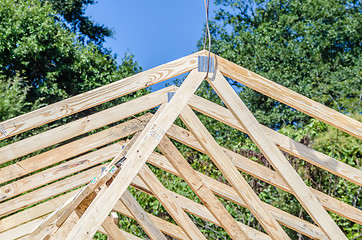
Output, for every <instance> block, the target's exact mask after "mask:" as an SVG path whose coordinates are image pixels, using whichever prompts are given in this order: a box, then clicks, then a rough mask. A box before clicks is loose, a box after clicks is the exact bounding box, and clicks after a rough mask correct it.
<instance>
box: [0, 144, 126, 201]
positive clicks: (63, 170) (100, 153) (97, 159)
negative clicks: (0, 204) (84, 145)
mask: <svg viewBox="0 0 362 240" xmlns="http://www.w3.org/2000/svg"><path fill="white" fill-rule="evenodd" d="M121 150H122V146H121V144H119V143H115V144H112V145H110V146H108V147H104V148H102V149H100V150H97V151H93V152H90V153H88V154H85V155H83V156H81V157H78V158H75V159H72V160H70V161H68V162H65V163H62V164H59V165H57V166H54V167H52V168H49V169H47V170H44V171H42V172H39V173H36V174H34V175H31V176H29V177H25V178H22V179H20V180H18V181H15V182H12V183H10V184H7V185H5V186H2V187H1V188H0V199H1V201H4V200H6V199H10V198H12V197H14V196H17V195H19V194H21V193H24V192H27V191H30V190H32V189H35V188H37V187H40V186H43V185H45V184H48V183H51V182H53V181H56V180H59V179H61V178H63V177H66V176H68V175H71V174H73V173H77V172H79V171H82V170H84V169H87V168H90V167H92V166H94V165H97V164H100V163H102V162H104V161H107V160H109V159H111V158H113V157H114V156H115V155H117V154H118V153H119V152H120V151H121Z"/></svg>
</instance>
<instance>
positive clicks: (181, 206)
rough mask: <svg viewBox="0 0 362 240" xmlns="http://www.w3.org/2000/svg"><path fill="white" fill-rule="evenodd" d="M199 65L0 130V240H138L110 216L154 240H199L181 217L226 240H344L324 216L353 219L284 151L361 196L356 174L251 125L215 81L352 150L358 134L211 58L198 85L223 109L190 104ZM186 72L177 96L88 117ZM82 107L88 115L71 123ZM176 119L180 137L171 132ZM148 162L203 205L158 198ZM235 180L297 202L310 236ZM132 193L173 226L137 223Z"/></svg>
mask: <svg viewBox="0 0 362 240" xmlns="http://www.w3.org/2000/svg"><path fill="white" fill-rule="evenodd" d="M207 55H208V52H207V51H200V52H197V53H194V54H191V55H189V56H186V57H183V58H180V59H178V60H175V61H173V62H170V63H167V64H164V65H162V66H159V67H156V68H153V69H151V70H148V71H145V72H141V73H139V74H136V75H134V76H131V77H128V78H126V79H123V80H119V81H116V82H114V83H111V84H108V85H106V86H103V87H100V88H97V89H94V90H92V91H89V92H86V93H83V94H80V95H77V96H74V97H71V98H68V99H65V100H63V101H60V102H57V103H55V104H52V105H49V106H46V107H43V108H41V109H38V110H36V111H33V112H30V113H26V114H24V115H21V116H18V117H15V118H13V119H9V120H6V121H3V122H1V123H0V127H1V128H3V129H5V130H6V131H2V132H1V133H0V140H2V139H7V140H6V144H3V147H1V148H0V184H1V186H0V217H1V219H0V239H7V240H13V239H14V240H15V239H17V240H25V239H26V240H33V239H36V240H39V239H41V240H45V239H47V240H49V239H50V240H52V239H53V240H54V239H62V240H64V239H66V240H75V239H76V240H78V239H92V237H93V235H94V234H95V233H96V232H99V233H102V234H105V235H107V236H108V239H111V240H115V239H140V238H139V237H136V236H134V235H132V234H131V233H128V232H126V231H124V230H122V229H121V228H122V226H120V225H118V221H119V220H118V216H117V214H121V215H124V216H126V217H128V218H131V219H134V220H136V221H137V223H138V224H139V227H141V228H142V229H143V230H144V232H145V234H147V236H148V237H150V238H151V239H166V237H167V236H166V235H168V236H171V237H174V238H176V239H186V240H190V239H205V236H206V235H203V234H202V233H201V232H202V231H201V229H199V224H197V225H196V224H195V223H194V222H192V221H191V220H190V218H189V216H188V214H191V215H193V216H195V217H198V218H200V219H202V220H203V221H205V223H206V224H207V225H208V223H210V224H215V225H216V226H219V227H222V228H223V229H224V230H225V232H226V234H228V235H229V237H230V238H232V239H253V240H264V239H265V240H270V239H283V238H284V239H288V237H289V236H287V235H286V233H285V232H284V231H283V229H282V228H281V227H280V225H283V226H284V227H286V228H289V229H292V230H294V231H296V232H298V233H300V234H302V235H304V236H306V237H309V238H312V239H346V237H345V236H344V234H343V233H342V231H340V230H339V227H342V226H339V227H338V226H337V224H336V223H334V222H333V220H332V219H331V218H330V217H329V215H328V214H327V212H326V210H328V211H331V212H333V213H335V214H338V215H339V216H341V217H344V218H346V219H348V220H349V221H352V222H354V223H357V224H359V225H361V224H362V210H360V209H359V208H357V207H355V206H354V205H353V206H352V204H353V203H345V202H342V201H341V200H338V199H335V198H333V197H332V196H329V195H327V194H325V193H323V192H320V191H318V190H316V189H313V188H311V187H307V186H305V184H304V183H303V182H302V180H301V178H300V177H299V176H298V174H297V172H296V171H295V170H294V169H293V168H292V167H291V166H290V165H289V163H288V161H287V160H286V159H285V157H284V156H283V154H282V153H281V151H284V152H286V153H289V154H291V155H293V156H295V157H297V158H299V159H301V161H306V162H309V163H311V164H313V165H315V166H316V167H318V168H321V169H324V170H326V171H329V173H330V174H334V175H335V176H338V177H341V178H344V179H345V180H347V181H350V182H351V183H352V184H356V185H359V186H362V171H361V170H359V169H357V168H354V167H352V166H350V165H348V164H346V163H343V162H341V161H339V159H338V158H332V157H330V156H327V155H326V154H324V153H321V152H318V151H316V150H314V149H312V148H309V147H307V146H305V145H303V144H301V143H298V142H297V141H295V140H293V139H290V138H288V137H287V136H284V135H282V134H280V133H278V132H277V131H275V130H272V129H270V128H268V127H265V126H262V125H260V124H259V123H258V122H257V121H256V120H255V118H254V117H253V116H252V114H251V113H250V111H249V110H248V109H247V108H246V106H245V104H243V102H242V101H241V100H240V98H239V97H238V96H237V94H236V93H235V91H234V90H233V89H232V88H231V87H230V85H229V84H228V83H227V82H226V80H225V79H224V76H225V77H229V78H232V79H233V80H236V81H237V82H239V83H242V84H243V85H244V86H246V87H250V88H252V89H254V90H255V91H258V92H260V93H261V94H264V95H266V96H268V97H271V98H273V99H275V100H277V101H279V102H281V103H284V104H287V105H288V106H290V107H293V108H294V109H296V110H299V111H301V112H303V113H306V114H308V115H309V116H311V117H314V118H316V119H318V120H320V121H323V122H325V123H327V124H330V125H332V126H334V127H336V128H338V129H340V130H342V131H344V132H346V133H348V134H350V135H352V136H355V137H357V138H359V139H361V138H362V136H361V133H362V124H361V123H360V122H358V121H356V120H353V119H351V118H350V117H348V116H345V115H343V114H341V113H338V112H336V111H334V110H332V109H329V108H328V107H326V106H323V105H322V104H320V103H317V102H315V101H313V100H311V99H308V98H306V97H304V96H302V95H300V94H298V93H296V92H294V91H291V90H289V89H287V88H285V87H283V86H281V85H279V84H276V83H274V82H272V81H270V80H268V79H266V78H263V77H261V76H259V75H257V74H255V73H253V72H251V71H249V70H247V69H244V68H242V67H240V66H237V65H236V64H233V63H231V62H229V61H228V60H226V59H223V58H221V57H219V56H216V55H213V54H212V56H214V60H215V62H214V66H215V71H214V72H213V73H209V74H208V77H209V78H208V79H207V81H208V82H209V84H210V85H211V86H212V87H213V88H214V89H215V91H216V93H217V94H218V95H219V96H220V97H221V99H222V101H223V103H224V104H225V105H226V106H227V108H225V107H222V106H220V105H217V104H215V103H213V102H210V101H208V100H206V99H203V98H201V97H198V96H196V95H194V93H195V91H196V90H197V88H198V86H199V85H200V83H201V82H202V81H203V80H204V78H205V77H206V72H199V71H198V57H199V56H207ZM200 71H201V70H200ZM186 72H190V73H189V75H188V77H187V78H186V80H184V82H183V83H182V84H181V86H180V87H175V86H169V87H165V88H162V89H161V90H158V91H155V92H152V93H149V94H145V95H142V96H140V97H137V98H134V99H133V100H130V101H126V102H124V103H122V104H119V105H116V106H113V107H110V108H108V109H105V110H102V111H98V110H97V109H96V108H93V107H95V106H98V105H100V104H103V103H106V102H109V101H111V100H113V99H115V98H119V97H122V96H124V95H126V94H130V93H133V92H135V91H137V90H139V89H143V88H146V87H148V86H151V85H153V84H156V83H160V82H162V81H164V80H167V79H170V78H173V77H176V76H178V75H180V74H183V73H186ZM172 93H173V94H172ZM136 95H137V96H138V94H136ZM112 104H114V103H111V105H112ZM103 106H105V105H102V109H104V108H103ZM90 108H92V110H91V112H92V114H91V115H88V116H86V117H83V118H79V119H78V114H77V115H73V114H75V113H79V112H81V111H84V110H86V109H90ZM191 109H193V110H195V111H197V112H199V113H201V114H204V115H206V116H209V117H211V118H213V119H214V120H215V121H219V122H222V123H224V124H226V125H229V126H230V127H232V128H234V129H236V130H239V131H242V132H244V133H246V134H248V135H249V136H250V137H251V139H252V140H253V141H254V142H255V143H256V145H257V146H258V148H259V149H260V150H261V152H262V153H263V155H264V156H265V157H266V158H267V159H268V161H269V162H270V163H271V164H272V166H273V169H271V168H268V167H267V166H263V165H261V164H259V163H257V162H254V161H253V160H251V159H248V158H246V157H243V156H242V155H240V154H238V153H236V152H234V151H232V150H230V149H228V148H227V146H220V145H218V144H217V142H216V141H215V139H213V138H212V136H211V134H210V133H211V132H209V131H208V130H206V128H205V127H204V126H203V124H202V122H201V121H200V120H199V118H197V116H196V114H195V113H194V112H193V110H191ZM93 112H94V113H93ZM154 112H156V113H155V114H151V113H154ZM79 115H81V114H79ZM65 117H67V118H66V119H65V121H63V120H61V121H57V122H54V121H56V120H59V119H62V118H65ZM178 117H180V118H181V120H183V121H184V123H186V126H187V128H188V129H189V130H186V129H184V128H181V127H179V126H176V125H175V124H173V123H174V121H175V120H176V119H177V118H178ZM52 122H54V123H52ZM48 123H52V125H54V127H50V126H48V125H46V124H48ZM33 129H34V130H33ZM40 129H45V130H42V131H40ZM30 131H34V133H33V132H30ZM22 133H24V134H22ZM35 133H36V134H35ZM24 136H29V137H24ZM169 138H170V139H171V140H170V139H169ZM174 141H175V143H173V142H174ZM180 144H184V145H186V146H188V147H191V148H192V149H194V150H196V151H199V152H201V153H203V154H206V155H209V157H211V159H212V160H213V161H214V162H215V163H216V166H217V167H218V169H220V170H221V172H222V174H223V177H224V178H225V179H226V180H227V182H228V183H229V184H230V185H231V186H230V185H229V184H225V181H223V182H222V181H220V179H214V178H212V177H210V176H207V175H205V174H202V173H201V171H202V169H193V167H192V166H191V165H190V164H189V162H188V161H187V160H186V159H185V158H184V157H183V156H182V154H183V152H180V151H179V149H178V146H180ZM159 152H162V153H163V154H164V155H162V154H160V153H159ZM195 160H196V161H197V159H195ZM146 162H147V164H151V165H153V166H154V167H156V168H159V169H162V170H161V171H166V172H168V173H169V174H173V175H174V176H177V177H180V178H181V179H183V180H184V181H185V182H186V183H187V184H188V185H189V186H190V188H191V190H192V191H193V192H194V193H195V195H196V196H197V197H198V198H199V200H201V202H202V204H200V203H197V202H195V201H193V200H191V199H189V198H187V197H185V196H183V195H182V194H180V193H179V192H177V193H176V192H173V191H170V190H169V189H166V188H165V187H164V186H163V184H162V179H161V178H159V179H158V176H157V177H156V176H155V174H153V172H152V171H151V170H150V169H149V168H148V166H147V165H145V163H146ZM239 171H241V172H242V173H245V174H249V175H251V176H253V177H255V178H257V179H260V180H261V181H264V182H265V183H267V184H271V185H273V186H275V187H277V188H279V189H281V190H283V191H286V192H288V193H291V194H293V195H295V196H296V197H297V199H298V200H299V202H300V203H301V204H302V205H303V206H304V208H305V209H306V210H307V211H308V213H309V214H310V216H311V217H312V218H313V220H314V221H315V223H316V224H317V225H314V224H313V223H310V222H308V221H306V220H304V219H301V218H299V217H298V216H294V215H292V214H289V213H287V212H285V211H283V210H281V209H278V208H276V207H274V206H272V205H270V204H268V203H266V202H262V201H260V199H259V198H258V197H257V196H256V194H255V193H254V191H253V190H252V188H251V187H250V186H249V185H248V183H247V182H246V181H245V179H244V178H243V177H242V175H241V173H240V172H239ZM167 176H170V175H167ZM128 187H132V188H133V190H134V191H136V195H134V196H135V197H133V196H132V195H131V194H130V193H129V192H128V190H127V188H128ZM336 191H338V186H337V189H336ZM139 194H148V195H150V196H152V197H155V198H156V199H158V202H159V203H161V204H162V205H163V207H164V208H165V210H166V211H167V212H168V213H169V214H170V216H171V217H172V218H173V220H175V222H176V223H177V225H176V224H173V223H170V222H168V221H165V220H164V219H162V217H160V216H155V215H157V214H156V213H154V212H153V213H152V214H151V213H148V212H146V209H147V208H145V209H143V208H142V207H141V205H140V204H139V203H138V202H137V198H138V197H139V196H140V195H139ZM141 196H143V195H141ZM219 198H222V199H225V200H227V201H230V202H232V203H234V204H237V205H239V206H240V207H243V208H247V209H249V210H250V211H251V212H252V213H253V215H254V216H256V217H257V219H258V221H259V223H260V224H261V226H262V227H263V228H264V229H265V231H266V232H267V234H266V233H265V232H261V231H259V230H257V229H253V228H252V227H251V226H248V225H247V224H246V223H245V222H244V223H243V222H242V221H240V219H235V218H234V217H233V216H232V215H231V214H230V213H229V212H228V211H227V209H228V208H225V207H224V206H223V205H222V204H221V202H220V201H219ZM350 204H351V205H350ZM116 212H117V214H116ZM110 213H111V217H109V216H108V215H109V214H110ZM153 214H154V215H153ZM279 224H280V225H279ZM224 234H225V233H224ZM144 237H146V236H144ZM206 238H207V237H206Z"/></svg>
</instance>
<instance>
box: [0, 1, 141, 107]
mask: <svg viewBox="0 0 362 240" xmlns="http://www.w3.org/2000/svg"><path fill="white" fill-rule="evenodd" d="M50 3H52V4H49V3H48V2H47V1H38V0H19V1H13V0H4V1H2V3H1V5H0V32H1V34H0V73H1V74H3V75H4V76H5V77H4V79H12V78H14V77H15V76H19V77H20V78H21V79H22V80H21V81H20V84H21V86H22V87H24V88H29V89H28V93H27V98H26V100H27V101H28V102H34V101H36V100H37V99H42V102H43V103H46V104H48V103H53V102H56V101H59V100H61V99H63V98H66V97H69V96H73V95H76V94H79V93H81V92H85V91H88V90H91V89H93V88H96V87H99V86H102V85H104V84H107V83H110V82H112V81H114V80H118V79H120V78H123V77H126V76H129V75H132V74H134V73H136V72H138V71H140V67H139V66H138V65H137V63H135V62H134V60H133V56H131V55H126V56H125V57H124V59H123V63H122V64H121V65H120V66H119V65H117V63H116V59H115V56H113V55H111V53H110V51H108V50H107V51H105V50H104V49H102V42H103V40H104V37H106V36H109V34H108V33H107V31H108V30H107V29H106V28H103V27H99V26H98V27H99V29H101V30H100V32H97V31H95V30H94V29H97V25H92V22H91V21H90V20H89V19H88V18H86V17H84V16H83V13H84V6H86V5H87V4H92V3H93V1H66V2H63V1H51V2H50ZM66 3H67V4H68V5H67V4H66ZM62 4H66V5H62ZM67 6H68V7H67ZM60 9H62V10H61V11H60ZM57 10H58V11H57ZM61 16H63V20H62V22H60V21H59V19H61ZM86 25H87V26H90V28H89V29H88V30H87V29H86V27H85V26H86ZM66 26H68V27H66ZM92 29H93V30H94V31H93V30H92ZM107 34H108V35H107ZM87 37H88V38H89V39H90V41H88V42H87V44H86V43H85V42H84V41H82V39H83V40H84V39H86V38H87ZM2 81H3V80H2Z"/></svg>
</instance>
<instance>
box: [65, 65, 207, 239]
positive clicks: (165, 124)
mask: <svg viewBox="0 0 362 240" xmlns="http://www.w3.org/2000/svg"><path fill="white" fill-rule="evenodd" d="M203 78H204V74H203V73H199V72H197V71H196V70H193V71H191V72H190V74H189V75H188V77H187V78H186V79H185V81H184V83H183V84H182V86H181V87H180V88H179V89H178V90H177V91H176V93H175V95H174V96H173V98H172V99H171V101H170V102H169V103H168V104H166V105H165V107H164V108H162V107H161V108H160V109H159V110H158V111H157V112H156V114H155V116H154V117H153V118H152V119H151V121H150V122H149V123H148V124H147V126H146V128H145V129H144V130H143V131H142V133H141V135H140V136H139V138H138V139H137V140H136V142H135V144H133V145H132V147H131V149H130V150H129V153H128V154H127V155H126V157H127V161H126V163H125V164H124V167H123V168H122V169H121V171H120V172H119V174H118V175H117V176H116V177H115V179H114V181H113V183H112V184H111V185H110V186H109V187H108V189H107V190H108V191H106V192H105V194H103V195H100V196H99V197H98V196H97V197H96V198H95V200H94V202H93V203H94V204H93V203H92V204H91V208H90V209H89V211H86V212H85V213H84V214H83V216H82V218H81V219H80V220H79V222H78V223H77V224H76V225H75V226H74V228H73V229H72V231H71V232H70V233H69V235H68V236H67V240H71V239H87V238H91V237H92V236H93V235H94V233H95V232H96V230H97V229H98V228H99V226H100V224H101V223H102V222H103V220H104V218H105V217H106V216H107V214H108V212H109V211H110V210H111V208H112V206H114V204H115V203H116V202H117V200H118V199H119V198H120V197H121V196H122V194H123V192H124V191H125V190H126V188H127V186H128V185H129V184H130V183H131V181H132V179H133V178H134V176H135V175H136V174H137V173H138V171H139V170H140V169H141V168H142V166H143V165H144V163H145V162H146V161H147V158H148V157H149V156H150V155H151V153H152V152H153V150H154V149H155V147H156V146H157V145H158V143H159V141H160V140H161V138H162V137H163V136H164V134H165V132H166V131H167V130H168V128H169V127H170V126H171V125H172V123H173V122H174V121H175V119H176V118H177V116H178V115H179V113H180V112H181V111H182V109H183V108H184V106H185V105H186V104H187V103H188V101H189V99H190V98H191V96H192V94H193V93H194V92H195V91H196V89H197V88H198V86H199V85H200V83H201V82H202V81H203ZM105 201H108V202H109V205H105V204H104V202H105ZM100 213H101V215H100Z"/></svg>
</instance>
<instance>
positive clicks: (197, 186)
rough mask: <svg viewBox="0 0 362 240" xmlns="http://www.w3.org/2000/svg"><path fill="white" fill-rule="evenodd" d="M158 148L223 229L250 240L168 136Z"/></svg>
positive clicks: (234, 236)
mask: <svg viewBox="0 0 362 240" xmlns="http://www.w3.org/2000/svg"><path fill="white" fill-rule="evenodd" d="M158 148H159V149H160V151H161V152H162V153H163V154H164V155H165V156H166V157H167V159H168V160H169V161H170V163H171V164H172V165H173V167H174V168H176V169H177V171H178V172H179V174H180V175H182V178H183V179H185V181H186V182H187V184H188V185H189V186H190V187H191V189H192V191H194V193H196V195H197V196H198V197H199V198H200V200H201V201H202V202H203V203H204V205H205V206H206V207H207V208H208V209H209V211H210V212H211V213H212V215H213V216H214V217H215V218H216V219H217V220H218V221H219V223H220V224H221V225H222V227H223V229H225V231H226V232H227V233H228V234H229V235H230V236H231V237H232V238H234V239H237V238H243V239H249V237H248V236H247V234H246V233H245V232H244V230H243V229H242V228H241V227H240V226H239V225H238V224H237V222H236V221H235V219H234V218H233V217H232V216H231V215H230V213H229V212H228V211H227V210H226V209H225V208H224V206H223V205H222V204H221V202H220V201H219V200H218V199H217V198H216V197H215V195H214V194H213V193H212V192H211V190H210V189H209V188H208V187H207V186H206V185H205V184H204V183H203V181H202V179H201V178H200V177H199V176H198V175H197V173H196V172H195V171H194V169H193V168H192V167H191V166H190V165H189V164H188V163H187V161H186V160H185V159H184V157H183V156H182V154H181V153H180V152H179V151H178V150H177V148H176V147H175V146H174V145H173V144H172V142H171V141H170V139H168V138H167V137H166V136H165V137H163V139H162V140H161V142H160V144H159V145H158Z"/></svg>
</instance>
